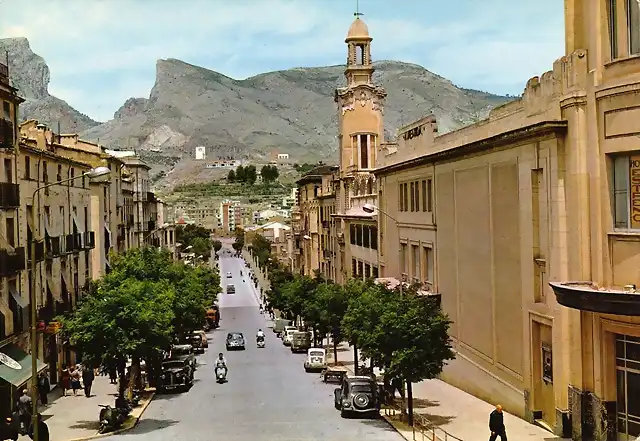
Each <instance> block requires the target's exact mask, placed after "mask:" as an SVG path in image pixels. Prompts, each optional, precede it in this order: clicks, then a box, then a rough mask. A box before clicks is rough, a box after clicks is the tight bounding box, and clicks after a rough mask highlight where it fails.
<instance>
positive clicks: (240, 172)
mask: <svg viewBox="0 0 640 441" xmlns="http://www.w3.org/2000/svg"><path fill="white" fill-rule="evenodd" d="M246 179H247V174H246V173H245V168H244V167H243V166H241V165H239V166H238V167H236V181H239V182H245V181H246Z"/></svg>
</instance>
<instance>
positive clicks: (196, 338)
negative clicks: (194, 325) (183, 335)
mask: <svg viewBox="0 0 640 441" xmlns="http://www.w3.org/2000/svg"><path fill="white" fill-rule="evenodd" d="M187 342H188V343H189V344H190V345H191V347H192V348H193V352H194V353H195V354H204V345H203V344H202V337H201V336H200V335H198V334H196V333H195V332H194V333H193V334H191V335H189V336H188V337H187Z"/></svg>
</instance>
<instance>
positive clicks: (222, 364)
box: [216, 352, 229, 377]
mask: <svg viewBox="0 0 640 441" xmlns="http://www.w3.org/2000/svg"><path fill="white" fill-rule="evenodd" d="M219 367H221V368H224V375H225V377H226V376H227V372H228V371H229V368H227V359H226V358H224V355H223V354H222V352H220V353H219V354H218V358H217V359H216V369H217V368H219Z"/></svg>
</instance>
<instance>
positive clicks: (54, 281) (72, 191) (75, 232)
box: [17, 120, 103, 383]
mask: <svg viewBox="0 0 640 441" xmlns="http://www.w3.org/2000/svg"><path fill="white" fill-rule="evenodd" d="M65 149H66V147H65V146H64V145H62V144H61V136H60V135H57V134H55V133H54V132H53V131H52V130H50V129H49V128H47V127H46V126H45V125H43V124H38V122H37V121H34V120H30V121H27V122H26V123H23V124H22V125H20V155H19V160H18V167H17V173H18V178H19V179H20V185H21V188H22V192H21V195H20V200H21V207H22V208H21V211H23V210H24V213H23V214H22V215H21V218H22V219H24V222H21V223H20V224H19V226H18V234H20V235H21V236H23V237H25V238H26V242H27V243H31V241H32V240H34V239H35V240H36V241H37V246H36V255H35V260H36V273H35V275H32V274H31V273H30V272H29V273H28V281H30V280H31V277H35V279H36V280H35V286H36V300H37V302H38V320H40V321H42V322H44V323H45V324H46V323H50V322H52V321H53V319H54V317H56V316H57V315H59V314H63V313H65V312H70V311H71V310H73V308H74V307H75V305H76V304H77V302H78V299H79V297H80V296H81V294H82V292H83V291H84V290H86V289H87V287H88V282H89V280H90V279H91V267H92V261H91V256H90V254H91V250H92V249H93V248H94V247H95V243H96V235H95V231H94V230H92V219H91V217H92V215H93V214H94V213H92V210H91V202H92V195H93V194H94V192H96V191H99V189H97V188H98V187H100V186H102V185H103V184H95V183H91V182H90V181H89V179H88V178H87V177H86V176H83V174H84V173H86V172H88V171H89V170H90V169H91V168H92V166H91V164H89V163H87V162H81V161H78V160H76V159H72V158H70V157H69V155H66V154H65V153H67V152H65ZM63 180H69V181H68V182H66V183H65V184H60V185H52V186H50V187H45V188H44V189H43V190H40V191H38V193H37V194H36V198H35V200H34V199H33V194H34V192H35V190H36V189H37V188H41V187H43V186H45V185H47V184H52V183H55V182H58V181H63ZM34 221H35V223H34ZM27 254H28V259H27V260H28V261H30V260H31V259H32V258H33V256H31V253H30V251H29V252H28V253H27ZM38 343H39V344H38V346H39V354H38V355H39V358H41V359H42V360H44V361H45V362H46V363H47V364H48V366H49V376H50V379H51V382H52V383H55V382H56V381H57V379H58V375H59V373H60V369H61V366H62V365H63V364H65V363H67V364H68V363H72V362H75V354H74V353H73V352H72V351H71V348H70V347H69V345H68V343H65V342H63V341H61V340H60V338H59V336H58V335H57V334H56V333H46V332H45V333H41V334H40V340H39V342H38Z"/></svg>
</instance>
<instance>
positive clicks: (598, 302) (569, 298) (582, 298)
mask: <svg viewBox="0 0 640 441" xmlns="http://www.w3.org/2000/svg"><path fill="white" fill-rule="evenodd" d="M549 286H551V288H552V289H553V292H554V294H555V295H556V301H557V302H558V303H559V304H561V305H562V306H566V307H567V308H572V309H578V310H580V311H589V312H597V313H601V314H613V315H627V316H640V293H636V292H633V291H623V290H618V289H607V288H602V289H601V288H598V286H597V285H596V284H595V283H593V282H588V281H586V282H562V283H558V282H550V283H549Z"/></svg>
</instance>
